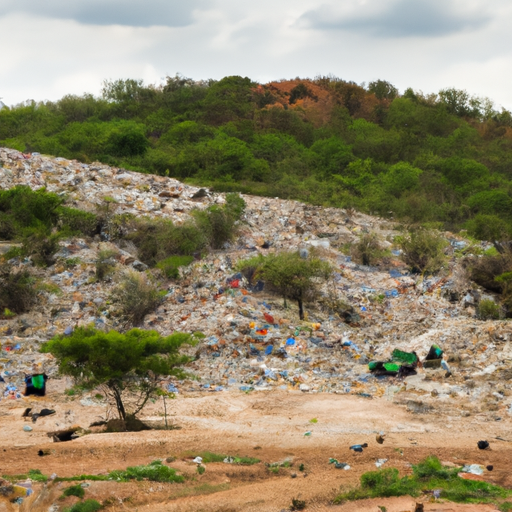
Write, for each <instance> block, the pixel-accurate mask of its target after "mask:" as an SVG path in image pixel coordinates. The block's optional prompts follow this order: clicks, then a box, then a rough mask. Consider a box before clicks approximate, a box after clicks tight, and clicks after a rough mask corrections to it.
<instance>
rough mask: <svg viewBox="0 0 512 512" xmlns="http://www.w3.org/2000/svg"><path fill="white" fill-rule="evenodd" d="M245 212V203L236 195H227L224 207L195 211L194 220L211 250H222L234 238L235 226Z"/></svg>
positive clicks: (216, 206)
mask: <svg viewBox="0 0 512 512" xmlns="http://www.w3.org/2000/svg"><path fill="white" fill-rule="evenodd" d="M244 210H245V201H244V200H243V199H242V198H241V197H240V196H239V195H238V194H227V195H226V204H225V205H224V206H218V205H214V206H210V207H209V208H207V209H206V210H203V211H198V210H197V211H195V212H194V218H195V220H196V223H197V226H198V228H199V230H200V231H201V232H202V233H203V235H204V236H205V238H206V240H207V241H208V245H210V247H212V249H222V248H223V247H224V244H225V243H226V242H230V241H231V240H232V239H233V238H234V236H235V224H236V222H237V221H238V220H240V218H241V216H242V215H243V212H244Z"/></svg>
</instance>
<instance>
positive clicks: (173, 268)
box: [156, 256, 194, 279]
mask: <svg viewBox="0 0 512 512" xmlns="http://www.w3.org/2000/svg"><path fill="white" fill-rule="evenodd" d="M193 261H194V258H193V257H192V256H169V257H168V258H165V260H162V261H159V262H158V263H157V264H156V267H157V268H159V269H160V270H161V271H162V272H163V273H164V275H165V276H166V277H168V278H169V279H178V278H179V277H180V271H179V268H180V267H186V266H188V265H190V264H191V263H192V262H193Z"/></svg>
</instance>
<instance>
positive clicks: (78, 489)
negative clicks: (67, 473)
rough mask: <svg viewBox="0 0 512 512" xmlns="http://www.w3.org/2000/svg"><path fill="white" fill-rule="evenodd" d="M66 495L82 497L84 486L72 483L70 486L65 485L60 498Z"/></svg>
mask: <svg viewBox="0 0 512 512" xmlns="http://www.w3.org/2000/svg"><path fill="white" fill-rule="evenodd" d="M68 496H76V497H77V498H80V499H82V498H83V497H84V496H85V491H84V488H83V487H82V486H81V485H80V484H76V485H72V486H71V487H66V489H64V492H63V493H62V496H61V498H63V499H64V498H66V497H68Z"/></svg>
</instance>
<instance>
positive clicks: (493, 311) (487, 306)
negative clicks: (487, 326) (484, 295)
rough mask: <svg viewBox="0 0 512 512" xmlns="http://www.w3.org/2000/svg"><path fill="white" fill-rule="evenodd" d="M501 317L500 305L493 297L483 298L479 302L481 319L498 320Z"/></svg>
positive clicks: (479, 316)
mask: <svg viewBox="0 0 512 512" xmlns="http://www.w3.org/2000/svg"><path fill="white" fill-rule="evenodd" d="M499 317H500V307H499V306H498V304H496V303H495V302H494V301H493V300H491V299H483V300H481V301H480V303H479V304H478V318H480V320H497V319H498V318H499Z"/></svg>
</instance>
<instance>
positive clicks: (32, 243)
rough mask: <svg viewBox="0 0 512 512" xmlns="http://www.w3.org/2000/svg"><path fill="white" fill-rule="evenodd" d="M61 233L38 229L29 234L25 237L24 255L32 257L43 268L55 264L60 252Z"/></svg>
mask: <svg viewBox="0 0 512 512" xmlns="http://www.w3.org/2000/svg"><path fill="white" fill-rule="evenodd" d="M59 238H60V234H59V233H52V232H51V230H50V229H47V228H37V229H33V230H30V231H28V232H27V234H25V236H24V237H23V247H22V254H23V255H25V256H30V258H31V259H32V261H33V262H34V263H35V264H36V265H38V266H41V267H46V266H49V265H51V264H52V263H53V262H54V254H55V253H56V252H57V251H58V250H59Z"/></svg>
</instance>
